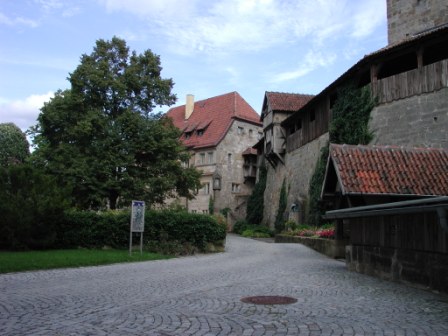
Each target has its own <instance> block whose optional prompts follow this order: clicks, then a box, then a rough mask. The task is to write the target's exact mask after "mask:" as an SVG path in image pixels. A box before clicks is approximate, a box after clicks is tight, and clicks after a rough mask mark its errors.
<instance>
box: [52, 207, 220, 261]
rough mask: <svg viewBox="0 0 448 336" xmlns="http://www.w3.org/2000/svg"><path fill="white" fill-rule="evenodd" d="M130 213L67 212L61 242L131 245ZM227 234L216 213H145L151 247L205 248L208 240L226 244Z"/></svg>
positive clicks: (174, 249)
mask: <svg viewBox="0 0 448 336" xmlns="http://www.w3.org/2000/svg"><path fill="white" fill-rule="evenodd" d="M130 217H131V216H130V212H129V211H106V212H100V213H97V212H89V211H70V212H67V213H66V215H65V216H64V223H63V225H61V227H60V230H59V234H60V239H59V242H60V244H62V246H64V247H88V248H92V247H104V246H110V247H113V248H128V247H129V223H130ZM225 237H226V227H225V225H223V224H221V223H218V222H217V220H216V219H215V218H214V217H212V216H208V215H202V214H191V213H188V212H186V211H169V210H162V211H156V210H149V211H147V212H146V213H145V232H144V234H143V240H144V245H145V246H147V247H148V248H149V249H150V250H151V251H155V252H160V253H165V252H169V253H168V254H174V255H177V254H185V253H188V251H189V252H195V251H205V250H206V249H207V244H209V243H217V244H223V241H224V240H225ZM185 251H187V252H185ZM184 252H185V253H184Z"/></svg>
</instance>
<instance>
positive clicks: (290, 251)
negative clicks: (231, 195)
mask: <svg viewBox="0 0 448 336" xmlns="http://www.w3.org/2000/svg"><path fill="white" fill-rule="evenodd" d="M255 295H281V296H290V297H294V298H296V299H297V302H296V303H293V304H289V305H254V304H250V303H243V302H241V301H240V299H241V298H243V297H247V296H255ZM0 334H1V335H64V336H65V335H160V336H167V335H204V336H205V335H220V336H221V335H244V336H248V335H254V336H259V335H265V336H268V335H431V336H433V335H448V297H447V296H444V295H441V294H435V293H432V292H428V291H424V290H420V289H415V288H412V287H408V286H404V285H401V284H396V283H393V282H387V281H381V280H379V279H376V278H373V277H369V276H365V275H361V274H357V273H352V272H348V271H347V270H346V268H345V265H344V263H343V262H341V261H335V260H332V259H329V258H326V257H324V256H322V255H320V254H318V253H316V252H314V251H312V250H310V249H308V248H307V247H305V246H302V245H298V244H269V243H266V242H261V241H255V240H250V239H245V238H241V237H237V236H229V237H228V238H227V252H226V253H219V254H213V255H199V256H193V257H186V258H179V259H171V260H163V261H155V262H143V263H132V264H120V265H112V266H101V267H85V268H78V269H64V270H52V271H38V272H24V273H14V274H5V275H0Z"/></svg>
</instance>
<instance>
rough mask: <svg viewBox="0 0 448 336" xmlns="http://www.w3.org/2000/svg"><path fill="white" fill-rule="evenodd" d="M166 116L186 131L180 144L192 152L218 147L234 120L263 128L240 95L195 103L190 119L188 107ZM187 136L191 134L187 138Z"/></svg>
mask: <svg viewBox="0 0 448 336" xmlns="http://www.w3.org/2000/svg"><path fill="white" fill-rule="evenodd" d="M166 116H167V117H170V118H171V119H172V120H173V123H174V125H175V126H176V127H177V128H179V129H180V130H182V131H183V134H182V136H181V140H182V142H183V143H184V145H185V146H187V147H189V148H205V147H213V146H216V145H218V144H219V142H220V141H221V140H222V139H223V138H224V136H225V135H226V133H227V131H228V129H229V128H230V126H231V125H232V122H233V120H235V119H237V120H242V121H246V122H248V123H251V124H253V125H256V126H261V122H260V116H259V115H258V114H257V112H255V110H254V109H253V108H252V107H251V106H250V105H249V104H248V103H247V102H246V101H245V100H244V99H243V98H242V97H241V96H240V95H239V94H238V92H230V93H227V94H223V95H220V96H216V97H212V98H208V99H204V100H200V101H197V102H195V103H194V109H193V113H192V114H191V116H190V117H189V118H188V119H185V105H181V106H177V107H174V108H171V109H170V110H169V111H168V112H167V113H166ZM198 130H202V131H203V134H202V135H200V134H198V132H197V131H198ZM185 133H190V134H188V135H187V137H186V134H185Z"/></svg>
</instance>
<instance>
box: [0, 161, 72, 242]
mask: <svg viewBox="0 0 448 336" xmlns="http://www.w3.org/2000/svg"><path fill="white" fill-rule="evenodd" d="M66 200H67V192H66V191H65V190H64V189H63V188H61V187H60V186H58V185H57V183H56V181H55V179H54V178H52V177H50V176H48V175H45V174H43V173H42V172H40V171H39V170H37V169H35V168H33V167H31V166H29V165H27V164H22V165H13V166H10V167H8V168H0V214H1V220H0V249H3V250H4V249H11V250H18V249H28V248H29V249H43V248H48V247H51V246H53V245H54V244H55V243H56V241H57V226H58V225H59V223H60V221H61V218H62V216H63V212H64V210H65V209H66V208H67V206H68V204H67V201H66Z"/></svg>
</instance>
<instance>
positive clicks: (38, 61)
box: [0, 0, 387, 130]
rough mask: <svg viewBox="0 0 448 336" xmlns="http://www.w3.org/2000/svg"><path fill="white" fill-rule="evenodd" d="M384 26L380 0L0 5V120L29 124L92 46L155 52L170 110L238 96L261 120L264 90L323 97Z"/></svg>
mask: <svg viewBox="0 0 448 336" xmlns="http://www.w3.org/2000/svg"><path fill="white" fill-rule="evenodd" d="M386 26H387V23H386V0H356V1H354V0H0V123H3V122H14V123H15V124H16V125H18V126H19V127H20V128H22V129H23V130H26V129H27V128H28V127H30V126H32V125H34V124H35V123H36V117H37V115H38V113H39V109H40V107H42V105H43V103H44V102H45V101H49V99H50V98H51V97H52V95H53V93H54V92H55V91H56V90H58V89H66V88H68V87H69V82H68V81H67V77H68V75H69V73H70V72H72V71H73V70H75V68H76V67H77V66H78V64H79V59H80V57H81V55H82V54H90V53H91V52H92V50H93V47H94V45H95V41H96V40H98V39H105V40H110V39H111V38H112V37H113V36H118V37H120V38H123V39H125V40H126V42H127V44H128V46H129V48H130V49H131V50H135V51H137V52H138V53H142V52H143V51H144V50H147V49H150V50H151V51H152V52H154V53H155V54H157V55H160V58H161V63H162V67H163V71H162V77H164V78H173V80H174V82H175V86H174V90H173V91H174V93H175V94H176V95H177V97H178V101H177V103H176V105H181V104H184V103H185V96H186V94H188V93H191V94H194V95H195V100H201V99H206V98H209V97H213V96H216V95H220V94H224V93H227V92H231V91H238V92H239V93H240V94H241V96H242V97H243V98H244V99H246V100H247V101H248V103H249V104H250V105H252V107H253V108H254V109H255V110H256V111H257V112H258V113H260V112H261V105H262V102H263V97H264V93H265V91H278V92H293V93H306V94H317V93H319V92H320V91H322V90H323V89H324V88H325V87H326V86H327V85H329V84H330V83H331V82H333V81H334V80H335V79H336V78H337V77H338V76H339V75H341V74H342V73H343V72H345V71H346V70H347V69H348V68H350V67H351V66H352V65H353V64H354V63H356V62H357V61H358V60H359V59H361V58H362V57H363V56H364V55H366V54H369V53H371V52H373V51H375V50H378V49H380V48H382V47H384V46H385V45H386V44H387V29H386V28H387V27H386ZM167 110H168V107H161V108H159V109H157V111H162V112H165V111H167Z"/></svg>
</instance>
